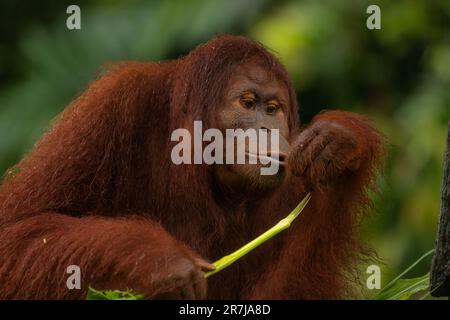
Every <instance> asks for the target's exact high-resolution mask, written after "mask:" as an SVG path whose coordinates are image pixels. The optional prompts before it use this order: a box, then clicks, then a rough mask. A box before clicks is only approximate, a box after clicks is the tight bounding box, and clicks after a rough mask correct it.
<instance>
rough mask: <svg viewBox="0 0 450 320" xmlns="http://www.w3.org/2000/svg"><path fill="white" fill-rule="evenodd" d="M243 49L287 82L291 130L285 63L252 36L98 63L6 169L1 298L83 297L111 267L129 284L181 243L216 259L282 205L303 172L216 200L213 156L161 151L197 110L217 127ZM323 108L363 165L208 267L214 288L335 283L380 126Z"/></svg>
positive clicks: (352, 235)
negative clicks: (247, 247)
mask: <svg viewBox="0 0 450 320" xmlns="http://www.w3.org/2000/svg"><path fill="white" fill-rule="evenodd" d="M249 59H257V60H258V62H259V63H260V64H261V65H262V66H263V67H264V68H266V69H267V70H268V71H269V72H270V73H271V74H273V75H274V76H276V77H277V78H278V79H279V80H281V81H282V82H283V83H284V84H285V85H286V87H287V88H288V89H289V94H290V101H289V105H290V106H291V110H290V111H289V113H288V115H287V116H288V122H289V127H290V129H291V134H292V137H291V138H293V137H294V136H295V135H296V134H297V133H298V130H299V127H300V123H299V118H298V110H297V109H298V107H297V102H296V97H295V92H294V90H293V87H292V84H291V82H290V80H289V77H288V74H287V72H286V70H285V69H284V67H283V66H282V65H281V64H280V63H279V62H278V60H277V59H276V58H275V57H274V56H273V55H272V54H271V53H270V52H269V51H268V50H267V49H265V48H264V47H263V46H262V45H261V44H259V43H257V42H255V41H253V40H250V39H247V38H244V37H237V36H227V35H225V36H219V37H216V38H214V39H212V40H211V41H209V42H208V43H206V44H204V45H201V46H199V47H197V48H196V49H194V50H193V51H192V52H191V53H190V54H189V55H187V56H186V57H183V58H181V59H178V60H174V61H169V62H164V63H140V62H125V63H119V64H117V65H112V66H108V67H107V68H106V70H105V72H104V74H103V75H102V76H101V77H100V78H99V79H98V80H96V81H94V82H93V83H92V84H91V85H89V87H88V88H87V89H86V91H85V92H84V93H83V94H81V96H79V97H78V98H77V99H75V100H74V101H73V102H72V103H71V104H70V105H69V106H68V107H67V108H66V110H65V111H64V112H63V113H62V114H61V115H60V116H59V117H58V118H57V119H55V121H54V123H53V125H52V127H51V129H49V130H48V132H46V133H45V135H44V136H43V137H42V138H41V140H40V141H39V142H38V143H37V144H36V146H35V147H34V148H33V150H32V151H31V152H30V153H29V154H28V155H27V156H26V157H25V158H24V159H23V160H22V161H21V162H20V163H19V164H18V165H17V166H16V167H14V168H13V169H12V170H10V171H9V172H10V173H9V174H7V175H6V176H5V178H4V182H3V184H2V186H1V188H0V257H1V258H0V259H1V260H0V298H83V297H84V296H85V293H86V289H87V286H88V285H93V286H96V285H98V286H100V287H101V286H108V285H109V286H110V287H106V288H105V289H115V287H114V285H115V284H117V286H120V283H121V279H122V280H123V279H126V281H125V283H127V284H136V286H137V287H136V288H134V287H133V288H134V289H139V284H142V283H145V282H146V281H147V282H149V281H151V279H150V278H149V277H150V276H149V268H148V266H149V265H152V263H155V262H154V260H155V257H162V256H164V254H165V250H166V249H167V248H170V247H172V246H182V247H185V248H186V250H189V251H190V250H192V251H193V252H197V253H198V254H199V255H201V256H203V257H204V258H207V259H210V260H215V259H217V258H219V257H221V256H223V255H224V254H226V253H228V252H229V251H232V250H235V249H237V248H238V247H239V246H241V245H243V244H244V243H246V242H247V241H249V240H251V239H252V238H254V237H255V236H257V235H258V234H259V233H261V232H262V231H264V230H266V229H267V228H269V227H270V226H271V225H273V224H274V223H275V222H276V221H278V220H279V219H280V218H282V217H284V216H285V215H286V214H287V213H288V212H289V211H290V210H292V209H293V208H294V207H295V206H296V204H297V203H298V202H299V201H300V200H301V199H302V197H303V196H304V194H305V192H306V190H305V187H304V186H303V184H302V181H301V179H298V178H294V177H288V179H287V180H286V182H285V184H284V185H283V186H282V187H281V188H279V189H278V190H276V191H275V192H273V193H272V194H270V195H265V196H264V197H263V198H261V199H258V200H253V199H249V200H248V201H244V202H242V203H236V204H233V205H224V204H223V203H221V202H220V201H218V200H217V196H216V193H217V186H216V185H215V183H214V179H213V177H212V175H211V167H210V166H206V165H180V166H176V165H174V164H173V163H172V161H171V160H170V150H171V148H172V147H173V142H171V141H170V134H171V132H172V131H173V130H174V129H177V128H187V129H188V130H192V129H193V128H192V125H193V121H194V120H202V121H203V125H204V128H205V129H207V128H208V127H215V124H216V123H215V121H216V118H215V117H216V113H217V112H216V107H217V106H218V105H219V104H220V102H221V101H222V98H223V92H224V88H225V86H226V85H227V83H228V79H229V78H230V76H231V74H232V72H233V70H234V69H235V67H236V66H237V65H239V64H242V63H245V62H246V61H248V60H249ZM319 117H321V119H328V120H333V121H338V122H340V123H342V124H343V125H345V126H346V127H348V128H349V129H352V130H354V131H355V130H356V131H357V132H358V137H359V139H361V142H363V144H364V145H365V146H366V148H367V151H366V152H365V154H366V158H365V159H364V161H363V165H362V167H361V169H360V170H358V171H357V172H355V173H349V174H347V175H345V176H343V177H342V179H340V181H339V182H338V183H337V184H336V185H335V186H333V187H332V188H330V189H327V190H322V191H320V192H315V193H313V196H312V200H311V203H310V204H309V205H308V208H307V209H306V210H305V211H304V213H302V216H301V217H300V218H299V219H298V221H296V222H295V224H294V225H293V226H292V228H291V229H289V230H288V231H287V232H285V233H283V234H281V235H280V236H277V238H276V239H273V240H271V241H270V242H269V243H267V244H265V245H264V247H261V248H259V249H257V250H256V251H254V252H252V253H251V254H249V255H248V256H246V257H245V258H243V259H242V260H240V261H239V262H238V263H236V264H235V265H233V266H232V267H230V268H229V269H227V270H225V271H223V272H221V273H218V274H217V275H215V276H214V277H212V278H210V279H208V284H209V296H210V297H211V298H278V299H281V298H338V297H341V296H342V295H343V294H344V293H345V288H346V285H345V283H346V281H345V279H346V276H347V275H348V273H349V272H350V271H351V269H352V266H354V265H355V263H356V261H357V259H358V257H360V253H361V250H360V249H361V246H360V245H359V241H358V232H357V227H358V224H359V221H360V217H361V215H362V214H363V213H364V212H366V211H367V208H368V207H369V206H370V201H369V198H368V196H367V192H368V190H369V189H370V188H372V187H373V186H374V184H373V178H374V174H375V171H376V169H377V168H378V165H379V163H380V159H381V155H382V139H381V137H380V135H379V134H378V132H377V131H376V130H375V129H373V127H372V126H371V125H370V123H369V122H368V120H366V119H364V118H363V117H359V116H356V115H354V114H346V113H342V112H336V113H333V112H328V113H325V114H323V115H319ZM169 234H170V235H172V236H173V237H171V236H169ZM174 238H175V239H177V240H174ZM152 241H159V242H158V243H161V241H162V243H164V244H165V245H164V246H152V245H151V243H152ZM144 246H146V247H145V249H144ZM147 247H148V248H147ZM143 250H144V251H145V250H146V251H145V254H142V255H143V256H144V257H143V256H142V255H139V253H140V252H144V251H143ZM138 261H139V263H138ZM70 264H77V265H79V266H80V267H81V270H82V271H83V280H82V286H83V288H82V290H72V291H70V290H67V288H66V287H65V279H66V277H67V275H66V274H65V270H66V267H67V266H68V265H70ZM116 282H117V283H116Z"/></svg>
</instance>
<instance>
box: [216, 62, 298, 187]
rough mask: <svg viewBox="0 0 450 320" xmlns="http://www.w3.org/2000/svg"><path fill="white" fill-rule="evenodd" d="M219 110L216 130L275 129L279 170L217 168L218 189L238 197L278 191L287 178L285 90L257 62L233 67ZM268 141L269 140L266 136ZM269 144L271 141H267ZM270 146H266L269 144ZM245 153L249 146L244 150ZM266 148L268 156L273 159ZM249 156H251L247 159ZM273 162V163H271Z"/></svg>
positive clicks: (241, 166) (242, 166) (236, 166)
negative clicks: (268, 173) (222, 187)
mask: <svg viewBox="0 0 450 320" xmlns="http://www.w3.org/2000/svg"><path fill="white" fill-rule="evenodd" d="M224 97H225V98H224V101H223V104H222V106H221V107H220V108H219V113H218V119H217V121H218V124H219V129H221V130H222V131H223V132H225V130H226V129H237V128H241V129H243V130H247V129H249V128H253V129H255V130H259V129H267V130H268V132H269V134H270V130H272V129H278V130H279V135H280V139H279V140H280V143H279V145H280V146H279V156H278V158H279V170H278V173H277V174H275V175H261V171H260V169H261V166H262V165H261V164H249V163H248V158H246V164H227V165H218V166H217V168H216V176H217V177H218V180H219V182H220V184H221V185H223V186H227V189H229V190H233V191H235V192H236V193H238V194H246V195H248V194H249V193H261V191H268V190H271V189H274V188H276V187H278V186H279V185H280V184H281V183H282V182H283V180H284V178H285V175H286V158H287V155H288V154H289V151H290V146H289V143H288V142H287V139H288V137H289V134H290V132H289V126H288V121H287V110H288V108H289V105H288V101H289V94H288V90H287V88H286V86H285V85H284V84H283V83H281V82H280V81H279V80H278V79H276V78H275V77H274V76H273V75H271V74H269V73H268V72H267V71H266V70H265V69H264V68H263V67H261V66H260V65H259V64H258V63H257V62H256V61H255V62H248V63H245V64H243V65H240V66H238V67H236V70H235V72H234V73H233V74H232V76H231V78H230V80H229V84H228V86H227V89H226V90H225V94H224ZM269 137H270V136H269ZM268 140H269V141H270V138H269V139H268ZM268 146H269V143H268ZM245 150H246V151H249V150H248V143H247V144H246V146H245ZM271 151H272V150H271V149H270V146H269V147H268V154H269V155H270V156H275V154H274V152H273V151H272V152H271ZM247 156H252V154H250V155H247ZM274 161H276V160H274Z"/></svg>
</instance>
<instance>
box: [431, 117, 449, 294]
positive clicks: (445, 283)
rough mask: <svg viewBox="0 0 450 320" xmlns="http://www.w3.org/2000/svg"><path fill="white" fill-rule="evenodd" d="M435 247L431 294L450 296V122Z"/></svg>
mask: <svg viewBox="0 0 450 320" xmlns="http://www.w3.org/2000/svg"><path fill="white" fill-rule="evenodd" d="M435 248H436V252H435V255H434V258H433V262H432V265H431V294H432V295H433V296H435V297H442V296H446V297H447V296H450V122H449V129H448V134H447V150H446V152H445V155H444V178H443V182H442V191H441V213H440V215H439V226H438V233H437V238H436V244H435Z"/></svg>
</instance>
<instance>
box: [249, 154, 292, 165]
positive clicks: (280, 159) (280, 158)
mask: <svg viewBox="0 0 450 320" xmlns="http://www.w3.org/2000/svg"><path fill="white" fill-rule="evenodd" d="M245 155H246V156H247V157H248V158H249V159H250V158H252V159H256V160H258V159H264V160H266V161H267V162H273V163H278V165H279V166H282V167H285V166H287V164H286V159H287V155H286V154H285V153H284V152H271V153H268V154H257V153H252V152H248V151H246V152H245Z"/></svg>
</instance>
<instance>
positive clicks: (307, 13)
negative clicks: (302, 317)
mask: <svg viewBox="0 0 450 320" xmlns="http://www.w3.org/2000/svg"><path fill="white" fill-rule="evenodd" d="M75 3H77V4H78V5H80V7H81V22H82V29H81V30H77V31H69V30H68V29H67V28H66V24H65V22H66V18H67V16H68V15H67V14H66V8H67V6H68V5H69V4H75ZM370 4H378V5H379V6H380V8H381V21H382V29H381V30H372V31H371V30H368V29H367V28H366V19H367V17H368V14H366V8H367V6H368V5H370ZM449 21H450V1H445V0H441V1H433V0H429V1H427V0H422V1H408V0H397V1H334V0H305V1H289V0H288V1H269V0H249V1H239V0H231V1H226V0H223V1H206V0H204V1H194V0H188V1H137V0H135V1H126V2H125V1H124V2H121V1H101V0H97V1H78V2H73V3H72V2H70V3H69V2H67V1H59V2H55V1H49V0H48V1H39V2H37V1H36V2H33V1H28V3H27V2H24V1H22V2H20V1H19V2H18V1H14V0H3V1H2V2H1V4H0V172H2V173H3V172H5V171H7V169H8V168H9V167H11V166H12V165H13V164H15V163H16V162H17V161H18V160H20V158H21V157H22V156H23V155H24V154H25V153H26V152H27V151H29V150H30V149H31V148H32V146H33V144H34V143H35V142H36V140H37V139H38V138H39V136H40V135H41V134H42V132H43V131H44V130H45V129H46V128H47V127H48V126H49V124H50V121H51V119H53V118H54V117H55V116H56V115H57V114H58V113H59V112H60V111H61V110H63V108H64V107H65V106H66V105H67V104H68V103H69V102H70V101H71V100H72V99H73V98H74V97H76V96H77V95H78V94H79V93H80V92H82V90H83V89H84V88H86V86H87V85H88V84H89V82H90V81H92V80H93V79H95V77H96V75H97V74H98V73H99V71H100V70H101V65H103V64H105V63H109V62H113V61H120V60H133V59H137V60H164V59H172V58H177V57H179V56H181V55H183V54H186V53H187V52H189V50H190V49H192V48H193V47H195V46H196V45H198V44H199V43H202V42H204V41H206V40H208V39H209V38H210V37H212V36H214V35H215V34H218V33H233V34H242V35H246V36H250V37H253V38H255V39H257V40H259V41H261V42H262V43H264V44H265V45H266V46H267V47H269V48H270V49H272V50H273V51H274V52H275V53H276V54H277V55H278V56H279V58H280V59H281V61H282V62H283V63H284V64H285V65H286V66H287V68H288V70H289V72H290V74H291V75H292V78H293V79H294V83H295V86H296V90H297V93H298V99H299V102H300V108H301V110H300V116H301V118H302V121H303V123H307V122H308V121H309V120H310V119H311V118H312V116H313V115H314V114H316V113H317V112H319V111H320V110H323V109H343V110H351V111H356V112H360V113H364V114H367V115H369V116H370V117H372V118H373V119H374V121H375V122H376V124H377V126H378V127H379V128H380V129H381V130H382V131H383V133H384V134H385V135H386V137H387V139H388V140H389V142H390V146H389V158H388V163H387V166H386V170H385V175H384V176H383V177H382V178H381V179H380V181H379V184H380V188H381V193H380V195H379V196H377V197H376V207H375V209H374V213H373V215H371V217H370V218H369V219H368V220H367V221H366V223H365V225H364V237H365V238H366V239H367V241H368V242H369V243H370V244H371V246H372V247H373V248H374V249H375V250H376V251H377V252H378V255H379V256H380V257H381V258H382V259H384V261H385V265H384V266H383V271H384V273H383V275H384V276H383V278H382V282H383V284H385V283H387V282H388V281H389V280H390V279H391V278H392V277H393V276H394V275H396V274H398V273H399V272H400V271H401V270H402V269H404V268H405V267H406V266H408V265H409V264H411V262H412V261H414V260H415V259H416V258H418V257H419V256H421V255H422V254H423V253H424V252H426V251H428V250H429V249H431V248H432V247H433V244H434V236H435V231H436V223H437V215H438V212H439V200H440V184H441V179H442V157H443V152H444V148H445V140H446V139H445V138H446V128H447V122H448V120H449V118H450V41H449V40H450V34H449V30H450V28H449ZM428 267H429V266H428V264H424V265H423V266H421V267H420V268H417V269H415V274H413V275H412V276H420V275H423V274H424V273H426V272H427V271H428ZM363 276H364V274H363Z"/></svg>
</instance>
